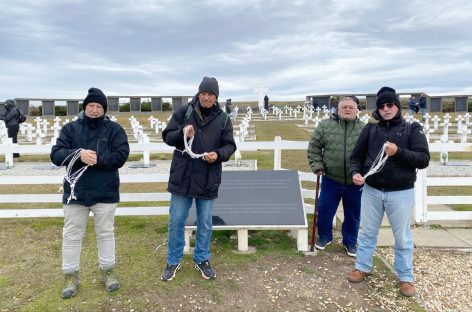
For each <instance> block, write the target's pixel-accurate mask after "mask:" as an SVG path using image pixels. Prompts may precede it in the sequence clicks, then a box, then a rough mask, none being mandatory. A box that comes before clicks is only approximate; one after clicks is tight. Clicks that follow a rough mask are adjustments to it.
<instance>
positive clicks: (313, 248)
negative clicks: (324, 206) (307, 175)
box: [310, 174, 321, 252]
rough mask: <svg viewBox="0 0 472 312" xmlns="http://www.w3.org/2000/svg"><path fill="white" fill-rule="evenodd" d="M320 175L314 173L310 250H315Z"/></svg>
mask: <svg viewBox="0 0 472 312" xmlns="http://www.w3.org/2000/svg"><path fill="white" fill-rule="evenodd" d="M320 177H321V174H317V175H316V191H315V209H314V210H313V226H312V230H311V247H310V252H314V251H315V238H316V222H317V217H318V194H319V193H320Z"/></svg>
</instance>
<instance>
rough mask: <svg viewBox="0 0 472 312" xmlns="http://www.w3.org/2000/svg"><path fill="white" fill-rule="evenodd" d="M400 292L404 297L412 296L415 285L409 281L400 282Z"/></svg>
mask: <svg viewBox="0 0 472 312" xmlns="http://www.w3.org/2000/svg"><path fill="white" fill-rule="evenodd" d="M400 293H401V294H402V295H403V296H405V297H413V296H414V295H415V293H416V292H415V285H413V283H410V282H400Z"/></svg>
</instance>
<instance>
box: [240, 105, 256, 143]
mask: <svg viewBox="0 0 472 312" xmlns="http://www.w3.org/2000/svg"><path fill="white" fill-rule="evenodd" d="M251 120H252V108H251V107H250V106H248V107H247V108H246V116H244V118H243V119H242V120H241V122H240V123H239V131H236V135H237V138H238V141H239V142H244V140H245V138H246V136H248V135H249V131H248V129H249V124H250V123H251Z"/></svg>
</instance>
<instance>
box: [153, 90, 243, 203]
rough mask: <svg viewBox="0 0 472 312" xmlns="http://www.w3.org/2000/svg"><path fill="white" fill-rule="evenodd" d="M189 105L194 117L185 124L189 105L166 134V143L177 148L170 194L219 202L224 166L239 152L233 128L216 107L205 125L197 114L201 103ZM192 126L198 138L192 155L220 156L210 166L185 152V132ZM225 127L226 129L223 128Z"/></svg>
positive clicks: (183, 109) (170, 182)
mask: <svg viewBox="0 0 472 312" xmlns="http://www.w3.org/2000/svg"><path fill="white" fill-rule="evenodd" d="M189 105H192V106H193V111H192V114H191V115H190V116H189V118H188V119H187V120H185V114H186V112H187V105H185V106H183V107H181V108H179V109H178V110H177V111H175V112H174V114H173V115H172V118H171V119H170V121H169V124H168V125H167V127H166V128H165V129H164V131H163V132H162V138H163V139H164V142H165V143H166V144H168V145H170V146H174V147H175V148H176V149H175V150H174V155H173V157H172V164H171V168H170V176H169V184H168V191H169V192H171V193H173V194H177V195H182V196H187V197H194V198H202V199H215V198H217V197H218V188H219V186H220V184H221V171H222V162H225V161H228V160H229V158H230V157H231V155H232V154H233V153H234V151H235V150H236V143H235V142H234V138H233V125H232V123H231V120H230V119H229V118H227V121H226V123H224V122H222V118H226V115H225V113H224V112H223V111H222V110H221V109H220V107H219V105H218V103H215V105H214V106H213V108H212V109H211V113H210V114H209V115H208V116H207V117H206V118H205V119H204V120H203V121H202V118H201V117H200V115H199V113H198V112H197V109H198V108H197V106H198V99H197V98H196V97H195V98H194V99H193V100H192V102H190V103H189ZM186 125H192V126H193V128H194V129H195V137H194V140H193V144H192V151H193V152H194V153H196V154H202V153H204V152H213V151H214V152H216V153H217V154H218V158H217V160H216V161H215V162H214V163H212V164H209V163H207V162H205V161H203V160H202V159H201V158H195V159H192V158H191V157H190V156H189V155H188V154H187V153H183V152H182V151H183V150H184V148H185V147H184V136H183V131H182V129H183V128H184V127H185V126H186ZM223 127H224V128H223Z"/></svg>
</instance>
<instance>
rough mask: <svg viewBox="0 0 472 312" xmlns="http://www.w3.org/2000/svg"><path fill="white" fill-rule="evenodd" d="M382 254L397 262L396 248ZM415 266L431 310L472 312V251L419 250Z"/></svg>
mask: <svg viewBox="0 0 472 312" xmlns="http://www.w3.org/2000/svg"><path fill="white" fill-rule="evenodd" d="M379 253H380V254H381V255H382V256H383V257H385V259H386V260H387V262H388V263H390V265H393V248H385V249H381V250H380V251H379ZM413 269H414V274H415V284H416V291H417V295H416V297H417V298H418V299H419V300H421V301H422V303H423V306H424V307H425V308H426V309H427V311H431V312H436V311H437V312H444V311H451V312H452V311H472V300H471V298H470V294H471V289H472V250H468V251H465V250H462V251H461V250H438V249H416V250H415V254H414V267H413Z"/></svg>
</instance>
